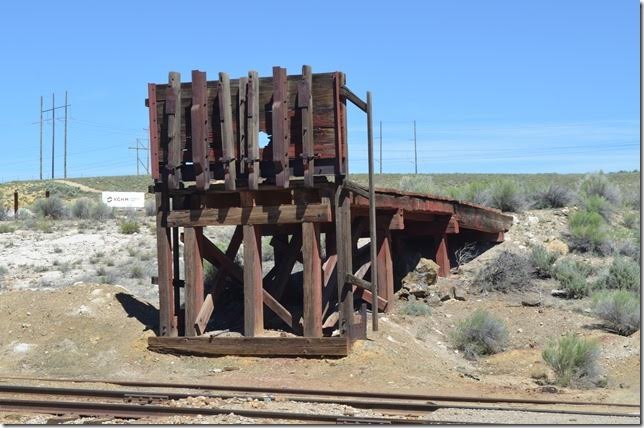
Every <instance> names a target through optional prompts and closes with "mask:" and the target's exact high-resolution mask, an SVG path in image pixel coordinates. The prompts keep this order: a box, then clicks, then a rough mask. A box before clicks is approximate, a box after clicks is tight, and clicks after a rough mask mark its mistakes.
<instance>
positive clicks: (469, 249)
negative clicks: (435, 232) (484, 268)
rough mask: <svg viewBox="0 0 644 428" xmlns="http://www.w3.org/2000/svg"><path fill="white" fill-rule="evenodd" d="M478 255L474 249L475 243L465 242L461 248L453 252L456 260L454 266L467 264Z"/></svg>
mask: <svg viewBox="0 0 644 428" xmlns="http://www.w3.org/2000/svg"><path fill="white" fill-rule="evenodd" d="M478 254H479V252H478V249H477V248H476V243H475V242H467V243H465V244H464V245H463V246H462V247H460V248H458V249H457V250H456V251H454V258H455V259H456V264H457V265H458V266H462V265H464V264H465V263H469V262H470V261H472V260H474V258H475V257H476V256H477V255H478Z"/></svg>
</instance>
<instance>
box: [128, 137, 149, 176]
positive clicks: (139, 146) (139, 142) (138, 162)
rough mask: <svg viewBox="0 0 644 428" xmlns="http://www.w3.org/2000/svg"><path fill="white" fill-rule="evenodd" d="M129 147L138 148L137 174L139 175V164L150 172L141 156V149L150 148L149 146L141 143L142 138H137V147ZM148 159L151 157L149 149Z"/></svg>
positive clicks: (131, 148)
mask: <svg viewBox="0 0 644 428" xmlns="http://www.w3.org/2000/svg"><path fill="white" fill-rule="evenodd" d="M128 149H130V150H136V175H139V165H141V166H143V168H145V171H146V172H147V173H148V174H149V173H150V170H149V169H148V167H147V166H146V165H145V164H144V163H143V161H141V159H140V158H139V150H148V148H147V147H145V146H144V145H143V144H141V139H140V138H137V139H136V147H128ZM148 159H149V151H148Z"/></svg>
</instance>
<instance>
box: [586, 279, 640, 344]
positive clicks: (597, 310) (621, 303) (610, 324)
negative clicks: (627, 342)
mask: <svg viewBox="0 0 644 428" xmlns="http://www.w3.org/2000/svg"><path fill="white" fill-rule="evenodd" d="M593 313H594V314H595V316H597V317H598V318H599V319H601V320H602V321H604V326H605V327H606V328H608V329H609V330H612V331H614V332H616V333H618V334H621V335H623V336H628V335H631V334H633V333H635V332H636V331H637V330H639V328H640V297H639V296H638V295H637V294H636V293H633V292H630V291H626V290H617V291H609V292H601V293H598V294H596V295H594V296H593Z"/></svg>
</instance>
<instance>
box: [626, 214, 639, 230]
mask: <svg viewBox="0 0 644 428" xmlns="http://www.w3.org/2000/svg"><path fill="white" fill-rule="evenodd" d="M622 223H623V224H624V227H625V228H627V229H634V228H638V227H639V224H640V215H639V213H637V212H628V213H626V214H624V217H623V218H622Z"/></svg>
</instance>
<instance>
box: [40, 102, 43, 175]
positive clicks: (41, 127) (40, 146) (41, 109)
mask: <svg viewBox="0 0 644 428" xmlns="http://www.w3.org/2000/svg"><path fill="white" fill-rule="evenodd" d="M42 103H43V99H42V95H41V96H40V179H41V180H42Z"/></svg>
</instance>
